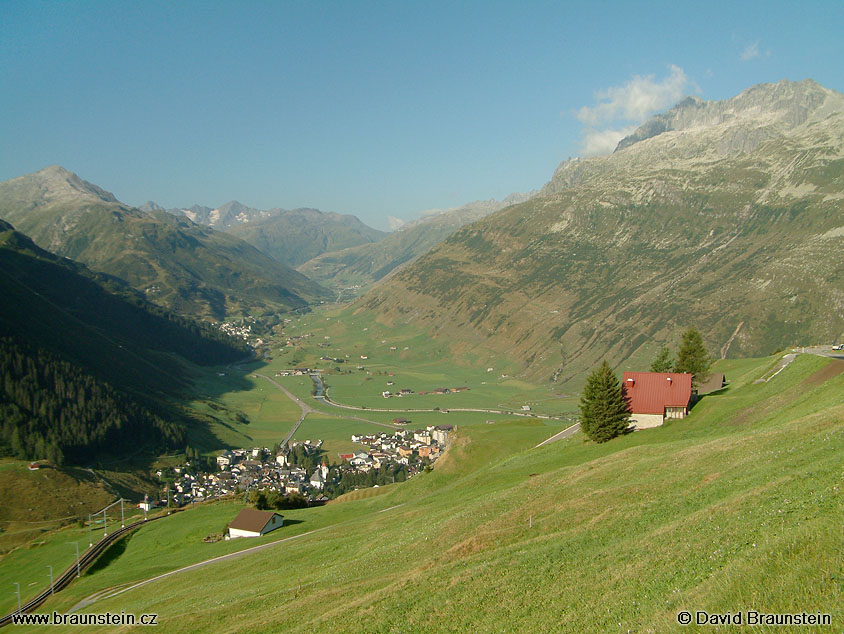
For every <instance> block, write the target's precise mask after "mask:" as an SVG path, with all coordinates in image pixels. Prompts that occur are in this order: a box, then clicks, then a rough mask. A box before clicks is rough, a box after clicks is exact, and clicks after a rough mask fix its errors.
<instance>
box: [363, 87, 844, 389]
mask: <svg viewBox="0 0 844 634" xmlns="http://www.w3.org/2000/svg"><path fill="white" fill-rule="evenodd" d="M786 83H787V82H786ZM815 86H816V85H815ZM764 88H765V90H764V91H763V90H761V89H760V90H759V91H757V92H765V91H767V92H768V93H770V94H771V95H773V94H775V93H776V92H777V91H778V90H780V87H779V85H777V86H773V87H771V86H768V87H764ZM801 91H804V92H805V93H806V94H805V95H803V93H802V92H801ZM793 92H794V93H797V94H800V95H803V96H804V97H805V99H806V101H807V103H811V101H812V99H814V98H815V97H816V96H817V95H816V94H815V93H818V94H819V95H820V97H818V98H819V99H820V98H822V99H826V101H825V102H824V103H826V104H827V105H826V106H824V108H820V107H819V108H818V110H817V111H812V110H811V109H809V112H810V115H806V111H807V108H806V107H805V105H804V104H803V101H800V100H798V99H797V97H795V98H794V99H795V102H799V103H797V105H795V108H797V110H798V111H800V112H802V113H803V119H800V118H799V117H795V118H794V119H792V118H790V117H789V116H788V112H789V111H786V114H785V115H783V117H784V118H785V119H787V120H788V121H796V123H794V125H792V126H791V127H788V126H785V125H784V124H782V125H781V122H780V119H778V118H777V117H778V116H779V115H780V114H781V113H780V112H779V111H771V110H770V109H771V107H772V106H771V104H770V101H773V99H770V100H769V101H765V102H760V104H757V105H755V106H753V107H751V106H749V105H748V106H747V110H746V112H743V111H741V110H740V109H739V108H738V106H735V107H732V106H731V108H732V109H731V110H730V112H732V114H728V115H724V119H723V120H722V121H717V120H716V122H715V123H712V122H708V123H704V122H701V123H700V124H699V125H697V126H694V127H690V128H689V129H688V130H683V131H667V132H664V133H662V134H659V135H656V136H653V137H652V138H647V139H644V140H641V141H639V142H637V143H635V144H632V145H630V146H629V147H625V148H623V149H620V150H619V151H617V152H615V153H614V154H612V155H609V156H603V157H596V158H592V159H586V160H581V161H571V162H567V163H565V164H564V165H562V166H561V167H560V168H559V169H558V170H557V173H556V174H555V177H554V179H553V180H552V182H551V183H550V184H549V185H548V186H547V187H546V189H545V190H544V191H543V194H542V195H540V196H538V197H535V198H533V199H531V200H529V201H528V202H525V203H522V204H520V205H514V206H512V207H509V208H507V209H504V210H502V211H499V212H497V213H494V214H492V215H491V216H487V217H486V218H484V219H482V220H479V221H477V222H475V223H473V224H471V225H467V226H465V227H463V228H461V229H458V230H457V231H456V232H455V233H453V234H452V235H451V236H450V237H448V238H447V239H446V240H445V241H444V242H442V243H441V244H440V245H438V246H437V247H436V248H434V249H433V250H432V251H430V252H429V253H427V254H426V255H424V256H423V257H421V258H420V259H418V260H416V261H415V262H414V263H413V264H412V265H410V266H408V267H407V268H404V269H402V270H401V271H399V272H398V273H396V274H395V275H394V276H393V277H391V278H390V279H389V280H386V281H384V282H382V283H381V284H378V285H376V286H375V287H373V288H372V289H371V290H370V291H369V292H368V293H367V294H366V295H365V296H363V297H362V298H361V299H359V300H358V302H357V303H356V305H355V306H356V308H357V309H358V310H359V311H361V313H362V314H366V315H367V316H368V317H369V318H370V319H377V320H379V321H380V322H382V323H384V324H386V325H403V324H412V325H414V326H415V327H417V328H421V329H424V330H426V331H427V332H428V333H429V334H430V335H431V336H432V337H434V338H436V340H438V341H439V342H441V343H442V345H443V346H452V347H454V346H455V343H456V344H458V345H459V346H460V347H461V348H462V349H463V350H469V351H471V352H473V353H475V354H476V355H478V356H480V355H482V354H485V353H487V354H498V355H502V356H503V355H509V356H510V357H511V358H512V359H513V361H515V362H517V363H518V364H519V365H520V373H521V374H522V376H526V377H528V378H530V379H531V380H533V381H551V380H554V381H556V382H557V383H562V384H565V383H566V382H567V381H571V380H573V379H574V380H577V379H578V377H580V376H582V374H583V373H584V372H586V371H588V370H589V369H590V368H591V367H593V366H595V365H597V364H598V363H599V362H600V360H601V359H602V358H604V357H608V358H609V359H611V360H612V361H613V362H614V363H622V362H624V361H626V360H628V359H633V360H635V361H637V362H639V363H640V364H641V365H645V364H647V363H648V362H649V361H650V359H651V358H653V356H654V355H655V354H656V352H657V351H658V349H659V345H660V343H662V342H666V343H671V344H674V342H675V341H676V339H677V338H678V336H679V333H680V332H681V331H682V330H683V329H685V328H687V327H688V326H695V327H697V328H698V329H699V330H700V331H701V332H704V333H706V343H707V345H708V346H709V348H710V351H711V353H712V354H713V355H715V356H716V357H718V356H734V357H738V356H755V355H761V354H770V353H772V352H773V351H774V350H777V349H779V348H783V347H785V346H787V345H792V344H794V343H797V342H800V343H806V344H808V343H816V342H818V341H821V342H826V343H829V342H831V341H833V340H835V339H837V338H840V337H841V336H842V333H844V318H842V314H844V313H842V306H844V295H842V291H841V289H842V288H844V265H842V259H841V258H840V253H841V246H842V240H844V228H842V227H844V212H843V211H842V205H841V196H842V193H841V192H842V191H844V96H841V95H839V94H837V93H832V91H824V89H822V88H820V87H816V88H813V87H812V86H804V85H795V87H794V89H793ZM719 103H720V102H719ZM789 103H790V102H789ZM716 105H718V104H716ZM727 106H730V104H727V105H725V106H723V107H724V108H725V109H726V108H727ZM689 107H690V108H692V109H694V110H695V112H697V106H689ZM806 116H809V118H808V119H806ZM801 121H802V123H801ZM452 356H455V357H460V356H461V354H460V351H458V350H452Z"/></svg>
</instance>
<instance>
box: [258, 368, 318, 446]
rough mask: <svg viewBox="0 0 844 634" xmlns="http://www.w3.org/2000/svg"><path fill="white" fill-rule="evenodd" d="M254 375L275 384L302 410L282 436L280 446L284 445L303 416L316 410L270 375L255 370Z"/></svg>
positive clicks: (297, 427)
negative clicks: (293, 423) (294, 422)
mask: <svg viewBox="0 0 844 634" xmlns="http://www.w3.org/2000/svg"><path fill="white" fill-rule="evenodd" d="M255 376H260V377H261V378H262V379H267V381H269V382H270V383H272V384H273V385H275V386H276V387H277V388H278V389H280V390H281V391H282V392H284V393H285V394H286V395H287V398H289V399H290V400H291V401H293V402H294V403H296V405H298V406H299V408H300V409H301V410H302V415H301V416H300V417H299V420H297V421H296V424H295V425H293V429H291V430H290V432H289V433H288V434H287V436H285V437H284V440H282V441H281V446H282V447H284V446H285V445H286V444H287V443H288V442H290V439H291V438H293V434H295V433H296V430H297V429H299V425H301V424H302V421H303V420H305V416H307V415H308V414H310V413H311V412H316V411H317V410H315V409H314V408H313V407H311V406H310V405H308V404H307V403H306V402H305V401H303V400H302V399H300V398H299V397H297V396H296V395H295V394H293V392H291V391H290V390H288V389H287V388H286V387H284V386H283V385H281V384H280V383H279V382H277V381H274V380H273V379H271V378H270V377H268V376H266V375H264V374H258V373H257V372H256V373H255Z"/></svg>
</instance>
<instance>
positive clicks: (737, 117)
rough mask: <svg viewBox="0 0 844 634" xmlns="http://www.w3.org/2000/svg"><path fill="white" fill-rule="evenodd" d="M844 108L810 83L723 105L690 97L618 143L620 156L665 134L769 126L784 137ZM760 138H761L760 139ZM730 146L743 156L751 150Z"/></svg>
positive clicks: (766, 89)
mask: <svg viewBox="0 0 844 634" xmlns="http://www.w3.org/2000/svg"><path fill="white" fill-rule="evenodd" d="M842 109H844V95H841V94H840V93H837V92H835V91H834V90H828V89H827V88H824V87H823V86H821V85H820V84H819V83H818V82H816V81H814V80H812V79H806V80H803V81H800V82H791V81H788V80H786V79H783V80H782V81H779V82H777V83H775V84H757V85H755V86H751V87H750V88H748V89H747V90H744V91H743V92H741V93H740V94H738V95H736V96H735V97H732V98H731V99H725V100H723V101H705V100H703V99H701V98H699V97H695V96H690V97H686V98H685V99H683V100H682V101H681V102H679V103H678V104H677V105H676V106H674V107H673V108H671V109H670V110H668V111H667V112H664V113H661V114H657V115H654V116H653V117H651V118H650V119H648V120H647V121H646V122H645V123H644V124H642V125H641V126H639V128H637V129H636V131H635V132H633V133H632V134H630V135H629V136H626V137H625V138H623V139H622V140H621V141H619V143H618V146H617V147H616V149H615V151H616V152H619V151H621V150H624V149H625V148H628V147H630V146H631V145H634V144H636V143H639V142H640V141H644V140H646V139H651V138H653V137H655V136H658V135H660V134H663V133H664V132H669V131H678V132H679V131H686V130H694V129H701V128H712V127H715V126H721V125H739V126H746V127H750V128H758V127H771V128H774V129H776V130H777V131H780V132H787V131H789V130H792V129H794V128H796V127H797V126H800V125H802V124H804V123H806V121H808V120H809V119H810V118H813V119H816V118H823V117H825V116H826V115H828V114H829V113H831V112H833V111H840V110H842ZM760 139H761V137H760ZM755 144H756V143H755V142H754V141H751V142H750V144H749V145H748V143H746V142H740V143H737V144H734V147H735V148H738V149H740V150H741V151H750V150H752V149H753V148H752V147H750V146H753V145H755Z"/></svg>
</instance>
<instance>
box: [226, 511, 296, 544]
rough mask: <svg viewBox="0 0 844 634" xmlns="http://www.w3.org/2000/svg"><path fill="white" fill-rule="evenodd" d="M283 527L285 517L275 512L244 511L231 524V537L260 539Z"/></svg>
mask: <svg viewBox="0 0 844 634" xmlns="http://www.w3.org/2000/svg"><path fill="white" fill-rule="evenodd" d="M283 525H284V517H282V516H281V515H279V514H278V513H275V512H273V511H259V510H257V509H242V510H241V511H240V513H238V514H237V517H235V518H234V519H233V520H232V522H231V524H229V537H230V538H231V539H234V538H235V537H260V536H261V535H266V534H267V533H269V532H270V531H274V530H275V529H277V528H281V527H282V526H283Z"/></svg>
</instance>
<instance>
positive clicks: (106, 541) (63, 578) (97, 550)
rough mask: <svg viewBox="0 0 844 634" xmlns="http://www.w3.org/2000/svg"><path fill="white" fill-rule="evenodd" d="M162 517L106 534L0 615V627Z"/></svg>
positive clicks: (37, 603) (29, 609) (31, 609)
mask: <svg viewBox="0 0 844 634" xmlns="http://www.w3.org/2000/svg"><path fill="white" fill-rule="evenodd" d="M177 512H179V510H178V509H176V510H174V511H172V513H177ZM162 517H167V516H166V515H159V516H157V517H151V518H149V519H144V520H138V521H137V522H133V523H132V524H127V525H126V526H123V527H121V528H118V529H117V530H116V531H114V532H112V533H111V534H109V535H106V536H105V537H104V538H103V539H101V540H100V541H98V542H97V543H96V544H94V545H93V546H91V547H90V548H89V549H88V550H86V551H85V552H84V553H83V554H82V555H81V556H80V557H79V562H78V565H77V562H73V564H71V565H70V567H68V568H67V570H65V571H64V572H63V573H62V574H61V575H59V576H58V578H57V579H56V580H55V581H54V582H53V584H52V586H50V587H48V588H46V589H45V590H44V591H43V592H41V593H40V594H39V595H38V596H36V597H34V598H32V599H30V600H29V601H27V602H26V603H25V604H22V605H21V607H20V610H15V611H14V612H12V613H10V614H7V615H6V616H3V617H0V627H3V626H5V625H9V624H10V623H11V622H12V619H13V617H14V616H15V615H16V614H18V613H24V612H32V611H33V610H35V609H36V608H38V607H39V606H40V605H41V604H42V603H44V601H46V600H47V599H48V598H49V597H50V596H51V595H53V594H55V593H56V592H59V591H60V590H63V589H64V588H66V587H67V586H69V585H70V584H71V583H72V582H73V580H74V579H75V578H76V577H77V574H80V573H81V572H82V571H84V570H86V569H87V568H88V567H90V566H91V564H93V563H94V562H95V561H96V560H97V558H98V557H99V556H100V555H102V554H103V553H104V552H105V551H106V550H107V549H108V547H109V546H111V545H112V544H114V543H115V542H116V541H117V540H119V539H120V538H121V537H124V536H125V535H127V534H128V533H129V532H131V531H133V530H134V529H136V528H139V527H140V526H143V525H144V524H148V523H149V522H153V521H155V520H157V519H161V518H162Z"/></svg>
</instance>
